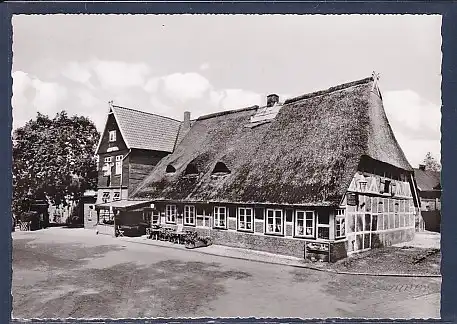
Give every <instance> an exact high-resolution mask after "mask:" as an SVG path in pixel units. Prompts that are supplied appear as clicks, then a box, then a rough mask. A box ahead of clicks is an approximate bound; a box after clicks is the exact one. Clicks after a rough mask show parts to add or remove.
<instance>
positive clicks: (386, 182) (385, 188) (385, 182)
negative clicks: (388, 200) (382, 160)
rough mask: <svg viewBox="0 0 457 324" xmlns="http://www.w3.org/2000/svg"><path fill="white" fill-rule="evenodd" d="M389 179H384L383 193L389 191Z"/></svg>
mask: <svg viewBox="0 0 457 324" xmlns="http://www.w3.org/2000/svg"><path fill="white" fill-rule="evenodd" d="M390 192H391V191H390V180H384V188H383V193H390Z"/></svg>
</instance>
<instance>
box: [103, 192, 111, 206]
mask: <svg viewBox="0 0 457 324" xmlns="http://www.w3.org/2000/svg"><path fill="white" fill-rule="evenodd" d="M109 198H110V193H109V192H108V191H105V192H104V193H103V194H102V201H103V202H104V203H107V202H108V201H109Z"/></svg>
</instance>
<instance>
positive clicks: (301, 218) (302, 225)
mask: <svg viewBox="0 0 457 324" xmlns="http://www.w3.org/2000/svg"><path fill="white" fill-rule="evenodd" d="M314 223H315V217H314V212H313V211H301V210H297V212H296V215H295V235H296V236H306V237H314Z"/></svg>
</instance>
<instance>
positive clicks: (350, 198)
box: [346, 192, 357, 206]
mask: <svg viewBox="0 0 457 324" xmlns="http://www.w3.org/2000/svg"><path fill="white" fill-rule="evenodd" d="M346 199H347V204H348V206H357V194H356V193H355V192H349V193H347V194H346Z"/></svg>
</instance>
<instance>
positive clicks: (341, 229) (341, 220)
mask: <svg viewBox="0 0 457 324" xmlns="http://www.w3.org/2000/svg"><path fill="white" fill-rule="evenodd" d="M345 236H346V215H345V214H344V209H337V210H336V214H335V238H342V237H345Z"/></svg>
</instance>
